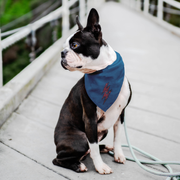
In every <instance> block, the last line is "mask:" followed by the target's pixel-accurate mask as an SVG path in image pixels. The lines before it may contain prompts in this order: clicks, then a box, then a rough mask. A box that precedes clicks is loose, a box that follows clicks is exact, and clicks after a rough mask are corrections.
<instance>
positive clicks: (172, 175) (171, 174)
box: [109, 121, 180, 180]
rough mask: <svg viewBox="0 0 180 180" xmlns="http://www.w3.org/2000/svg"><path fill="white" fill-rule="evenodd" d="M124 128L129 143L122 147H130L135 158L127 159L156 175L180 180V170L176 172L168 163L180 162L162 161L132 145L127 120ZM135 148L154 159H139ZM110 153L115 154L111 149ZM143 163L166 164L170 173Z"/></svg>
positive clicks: (167, 179) (175, 163)
mask: <svg viewBox="0 0 180 180" xmlns="http://www.w3.org/2000/svg"><path fill="white" fill-rule="evenodd" d="M124 129H125V135H126V140H127V143H128V145H122V147H129V149H130V152H131V154H132V157H133V158H134V159H133V158H129V157H126V159H127V160H129V161H133V162H136V163H137V164H138V165H139V166H140V167H141V168H142V169H144V170H145V171H147V172H149V173H152V174H155V175H159V176H166V177H167V178H166V180H170V179H171V177H172V179H173V180H178V179H179V178H178V179H177V176H180V172H176V173H174V172H173V170H172V169H171V167H170V166H169V165H168V164H173V165H180V162H176V161H161V160H160V159H158V158H156V157H154V156H152V155H151V154H148V153H146V152H144V151H142V150H140V149H138V148H137V147H134V146H132V145H131V143H130V140H129V137H128V132H127V126H126V121H124ZM134 150H135V151H137V152H139V153H141V154H142V155H145V156H146V157H147V158H150V159H152V160H153V161H144V160H139V159H137V157H136V155H135V154H134ZM109 154H110V155H111V156H114V153H113V152H112V151H109ZM143 164H151V165H153V164H154V165H155V164H160V165H162V166H164V167H165V168H167V170H168V171H169V172H168V173H162V172H158V171H154V170H152V169H150V168H148V167H146V166H144V165H143Z"/></svg>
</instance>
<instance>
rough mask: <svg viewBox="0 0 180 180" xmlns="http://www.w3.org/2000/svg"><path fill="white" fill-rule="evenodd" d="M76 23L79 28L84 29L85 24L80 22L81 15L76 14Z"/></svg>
mask: <svg viewBox="0 0 180 180" xmlns="http://www.w3.org/2000/svg"><path fill="white" fill-rule="evenodd" d="M76 24H77V25H78V28H79V30H80V31H82V30H83V26H82V25H81V23H80V22H79V17H78V16H76Z"/></svg>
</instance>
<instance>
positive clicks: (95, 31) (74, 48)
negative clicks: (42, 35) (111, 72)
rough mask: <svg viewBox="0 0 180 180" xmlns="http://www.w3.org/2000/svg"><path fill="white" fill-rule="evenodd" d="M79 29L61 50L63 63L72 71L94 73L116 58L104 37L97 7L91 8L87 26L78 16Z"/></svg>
mask: <svg viewBox="0 0 180 180" xmlns="http://www.w3.org/2000/svg"><path fill="white" fill-rule="evenodd" d="M76 23H77V25H78V30H77V32H76V33H75V34H73V35H71V36H70V37H69V38H68V39H67V40H66V43H65V48H64V50H63V51H62V52H61V58H62V59H61V64H62V66H63V67H64V68H65V69H68V70H70V71H76V70H78V71H81V72H83V73H93V72H95V71H97V70H101V69H104V68H105V67H107V66H108V65H110V64H112V63H113V62H114V61H115V59H116V54H115V52H114V51H113V50H112V48H111V47H110V46H109V45H107V44H106V42H105V41H104V40H103V39H102V32H101V26H100V25H99V15H98V12H97V11H96V10H95V9H91V11H90V13H89V16H88V20H87V25H86V27H85V28H83V26H82V25H81V24H80V22H79V19H78V17H76Z"/></svg>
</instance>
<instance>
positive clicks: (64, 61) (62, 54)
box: [61, 49, 68, 69]
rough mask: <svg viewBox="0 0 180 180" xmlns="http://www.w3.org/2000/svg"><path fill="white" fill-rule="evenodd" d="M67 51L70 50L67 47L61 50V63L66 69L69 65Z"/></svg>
mask: <svg viewBox="0 0 180 180" xmlns="http://www.w3.org/2000/svg"><path fill="white" fill-rule="evenodd" d="M67 52H68V51H67V50H66V49H65V50H64V51H62V52H61V65H62V67H63V68H64V69H67V68H66V66H68V64H67V61H66V55H67Z"/></svg>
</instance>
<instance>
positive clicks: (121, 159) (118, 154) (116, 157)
mask: <svg viewBox="0 0 180 180" xmlns="http://www.w3.org/2000/svg"><path fill="white" fill-rule="evenodd" d="M114 160H115V161H116V162H118V163H123V164H125V162H126V158H125V156H124V154H123V152H121V151H119V152H115V153H114Z"/></svg>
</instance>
